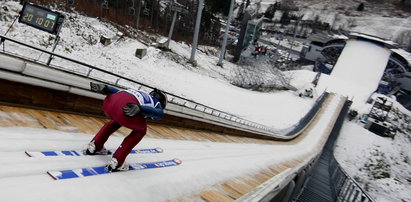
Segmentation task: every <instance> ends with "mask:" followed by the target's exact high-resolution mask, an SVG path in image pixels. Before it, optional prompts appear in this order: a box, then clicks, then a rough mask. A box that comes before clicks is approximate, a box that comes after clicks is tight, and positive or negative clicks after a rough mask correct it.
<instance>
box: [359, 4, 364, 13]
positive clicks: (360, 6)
mask: <svg viewBox="0 0 411 202" xmlns="http://www.w3.org/2000/svg"><path fill="white" fill-rule="evenodd" d="M357 11H364V3H360V5H358V7H357Z"/></svg>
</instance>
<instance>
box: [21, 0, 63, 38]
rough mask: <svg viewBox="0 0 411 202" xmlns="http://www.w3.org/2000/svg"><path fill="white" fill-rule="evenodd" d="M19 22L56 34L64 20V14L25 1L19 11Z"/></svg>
mask: <svg viewBox="0 0 411 202" xmlns="http://www.w3.org/2000/svg"><path fill="white" fill-rule="evenodd" d="M19 22H20V23H24V24H27V25H29V26H32V27H34V28H37V29H40V30H43V31H46V32H49V33H51V34H57V33H58V32H59V31H60V28H61V26H62V24H63V22H64V15H62V14H60V13H58V12H54V11H52V10H50V9H47V8H43V7H40V6H37V5H33V4H30V3H28V2H25V3H24V5H23V9H22V11H21V12H20V17H19Z"/></svg>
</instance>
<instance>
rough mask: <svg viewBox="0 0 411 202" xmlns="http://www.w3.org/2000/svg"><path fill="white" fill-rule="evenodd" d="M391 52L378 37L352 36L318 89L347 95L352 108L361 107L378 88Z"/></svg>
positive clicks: (321, 79) (320, 82) (321, 80)
mask: <svg viewBox="0 0 411 202" xmlns="http://www.w3.org/2000/svg"><path fill="white" fill-rule="evenodd" d="M390 55H391V51H390V50H389V49H388V48H386V47H385V44H384V43H382V42H381V41H379V40H378V39H372V38H369V37H368V38H365V37H364V36H363V37H361V38H357V39H349V40H348V41H347V43H346V45H345V47H344V49H343V51H342V53H341V55H340V57H339V58H338V60H337V62H336V64H335V65H334V68H333V70H332V72H331V74H330V76H323V77H322V78H320V81H319V83H318V87H317V90H318V91H320V92H322V91H324V90H325V89H327V90H328V91H330V92H335V93H338V94H340V95H344V96H347V97H349V98H350V99H352V100H353V106H352V107H353V108H356V107H359V106H361V105H363V104H364V103H365V102H366V101H367V100H368V99H369V97H370V96H371V95H372V94H373V93H374V92H375V91H376V90H377V88H378V85H379V83H380V80H381V78H382V76H383V74H384V71H385V68H386V67H387V63H388V61H389V59H390Z"/></svg>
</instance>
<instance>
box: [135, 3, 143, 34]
mask: <svg viewBox="0 0 411 202" xmlns="http://www.w3.org/2000/svg"><path fill="white" fill-rule="evenodd" d="M141 1H142V0H138V9H137V14H136V15H137V20H136V28H137V30H138V26H139V22H140V10H141Z"/></svg>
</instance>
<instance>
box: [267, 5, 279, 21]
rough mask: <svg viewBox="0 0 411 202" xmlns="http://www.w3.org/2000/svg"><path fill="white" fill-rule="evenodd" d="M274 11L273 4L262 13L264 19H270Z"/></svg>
mask: <svg viewBox="0 0 411 202" xmlns="http://www.w3.org/2000/svg"><path fill="white" fill-rule="evenodd" d="M275 11H276V6H275V4H271V5H270V6H269V7H268V8H267V10H266V11H265V13H264V17H266V18H269V19H272V18H273V17H274V14H275Z"/></svg>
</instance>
